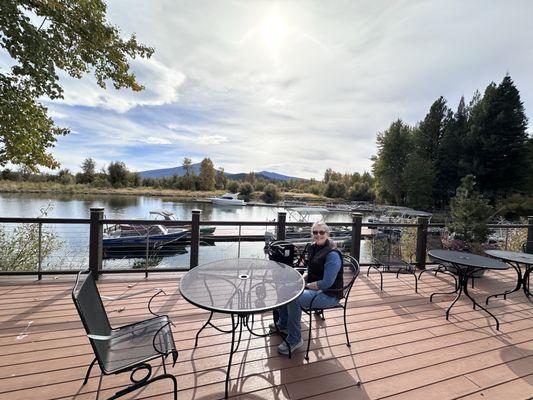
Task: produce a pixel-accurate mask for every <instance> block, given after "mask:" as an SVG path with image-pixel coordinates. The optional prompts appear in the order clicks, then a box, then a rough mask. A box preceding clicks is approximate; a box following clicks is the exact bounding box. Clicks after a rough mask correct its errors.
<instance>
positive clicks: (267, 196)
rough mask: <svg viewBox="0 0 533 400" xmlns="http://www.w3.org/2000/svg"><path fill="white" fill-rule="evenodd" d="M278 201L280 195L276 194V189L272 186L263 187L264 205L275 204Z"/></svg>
mask: <svg viewBox="0 0 533 400" xmlns="http://www.w3.org/2000/svg"><path fill="white" fill-rule="evenodd" d="M279 199H280V195H279V192H278V187H277V186H276V185H273V184H271V183H270V184H268V185H266V187H265V191H264V193H263V200H264V201H265V203H269V204H270V203H276V202H278V201H279Z"/></svg>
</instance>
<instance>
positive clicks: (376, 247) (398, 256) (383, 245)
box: [372, 230, 403, 261]
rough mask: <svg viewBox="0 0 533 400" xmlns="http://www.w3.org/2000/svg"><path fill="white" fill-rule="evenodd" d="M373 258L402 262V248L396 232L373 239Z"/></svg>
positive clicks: (379, 235) (376, 236)
mask: <svg viewBox="0 0 533 400" xmlns="http://www.w3.org/2000/svg"><path fill="white" fill-rule="evenodd" d="M372 257H373V258H374V259H375V260H380V261H401V260H403V257H402V246H401V242H400V236H399V235H398V234H397V233H396V231H392V230H391V232H388V233H384V234H378V235H375V236H374V237H373V239H372Z"/></svg>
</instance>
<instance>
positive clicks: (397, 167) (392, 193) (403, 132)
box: [373, 119, 412, 205]
mask: <svg viewBox="0 0 533 400" xmlns="http://www.w3.org/2000/svg"><path fill="white" fill-rule="evenodd" d="M411 144H412V138H411V128H410V127H409V126H408V125H406V124H404V123H403V122H402V120H400V119H398V120H397V121H395V122H393V123H392V124H391V126H390V127H389V129H387V130H386V131H385V132H381V133H378V136H377V145H378V154H377V156H375V157H373V160H374V165H373V170H374V176H375V178H376V184H377V186H378V190H379V191H380V194H381V196H382V197H383V198H384V199H385V200H389V201H393V202H395V204H397V205H400V204H403V203H404V202H405V184H404V173H403V171H404V168H405V165H406V163H407V156H408V155H409V152H410V148H411Z"/></svg>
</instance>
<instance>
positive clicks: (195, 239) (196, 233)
mask: <svg viewBox="0 0 533 400" xmlns="http://www.w3.org/2000/svg"><path fill="white" fill-rule="evenodd" d="M200 214H201V211H200V210H192V218H191V262H190V267H191V268H194V267H196V266H198V251H199V249H200Z"/></svg>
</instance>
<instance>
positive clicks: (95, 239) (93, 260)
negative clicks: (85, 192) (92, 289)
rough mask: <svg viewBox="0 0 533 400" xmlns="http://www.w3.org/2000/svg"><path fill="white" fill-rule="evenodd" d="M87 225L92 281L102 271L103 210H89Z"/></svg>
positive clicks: (97, 208)
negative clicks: (88, 223) (88, 222)
mask: <svg viewBox="0 0 533 400" xmlns="http://www.w3.org/2000/svg"><path fill="white" fill-rule="evenodd" d="M90 213H91V216H90V225H89V269H90V270H91V272H92V273H93V276H94V279H98V274H99V273H100V272H101V271H102V256H103V254H102V238H103V236H104V227H103V225H102V224H101V223H100V221H101V220H102V219H104V209H103V208H102V207H94V208H91V209H90Z"/></svg>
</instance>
